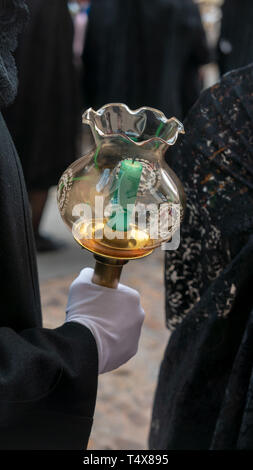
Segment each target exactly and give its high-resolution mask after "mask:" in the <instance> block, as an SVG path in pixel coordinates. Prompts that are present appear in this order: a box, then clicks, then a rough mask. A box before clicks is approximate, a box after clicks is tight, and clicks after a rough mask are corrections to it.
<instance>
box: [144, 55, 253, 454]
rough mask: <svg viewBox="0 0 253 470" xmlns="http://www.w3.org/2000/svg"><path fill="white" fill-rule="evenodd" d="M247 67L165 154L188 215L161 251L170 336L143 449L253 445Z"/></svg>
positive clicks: (194, 114) (219, 89) (251, 90)
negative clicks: (175, 239) (174, 243)
mask: <svg viewBox="0 0 253 470" xmlns="http://www.w3.org/2000/svg"><path fill="white" fill-rule="evenodd" d="M252 123H253V65H252V64H251V65H250V66H248V67H245V68H242V69H239V70H235V71H233V72H230V73H228V74H226V75H225V76H224V77H223V78H222V79H221V81H220V83H217V84H216V85H214V86H213V87H212V88H210V89H208V90H207V91H205V92H203V93H202V95H201V97H200V99H199V100H198V101H197V103H196V104H195V105H194V106H193V108H192V110H191V111H190V113H189V114H188V116H187V119H186V121H185V131H186V135H185V137H184V138H183V139H182V140H181V142H180V143H179V145H178V146H177V149H176V147H175V152H174V154H173V156H172V158H171V166H172V168H173V169H174V171H175V172H176V174H177V175H178V176H179V178H180V179H181V181H182V183H183V185H184V188H185V192H186V196H187V211H186V216H185V220H184V221H183V223H182V226H181V244H180V247H179V249H178V250H177V251H174V252H173V251H171V252H167V253H166V263H165V283H166V316H167V325H168V327H169V328H170V329H171V330H174V332H173V333H172V335H171V338H170V340H169V343H168V346H167V349H166V351H165V355H164V359H163V362H162V365H161V369H160V375H159V381H158V386H157V390H156V396H155V402H154V409H153V417H152V425H151V430H150V438H149V444H150V448H151V449H184V450H185V449H198V450H200V449H212V450H221V449H251V450H252V449H253V415H252V409H253V394H252V391H253V296H252V281H253V127H252Z"/></svg>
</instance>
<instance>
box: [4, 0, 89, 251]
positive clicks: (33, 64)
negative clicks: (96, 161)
mask: <svg viewBox="0 0 253 470" xmlns="http://www.w3.org/2000/svg"><path fill="white" fill-rule="evenodd" d="M26 3H27V5H28V7H29V22H28V23H27V25H26V28H25V31H24V32H23V34H22V36H21V37H20V39H19V45H18V49H17V51H16V53H15V58H16V64H17V68H18V74H19V87H18V94H17V97H16V99H15V101H14V103H13V104H12V106H9V107H8V109H6V110H4V118H5V121H6V123H7V126H8V129H9V131H10V134H11V136H12V138H13V140H14V143H15V146H16V148H17V151H18V154H19V157H20V160H21V164H22V168H23V172H24V176H25V182H26V186H27V189H28V196H29V201H30V204H31V208H32V221H33V228H34V234H35V242H36V247H37V250H38V251H50V250H54V249H57V248H60V247H61V245H60V244H59V242H57V240H53V239H51V238H50V237H48V236H46V235H45V234H42V233H40V230H39V229H40V222H41V218H42V215H43V210H44V207H45V204H46V201H47V195H48V190H49V189H50V187H52V186H55V185H56V184H57V183H58V181H59V178H60V176H61V174H62V173H63V171H64V170H65V169H66V168H67V166H68V165H70V164H71V163H72V162H73V161H74V160H75V158H76V155H77V146H76V141H77V133H78V129H79V124H78V122H79V120H80V122H81V110H80V104H79V97H78V94H79V93H78V84H77V76H76V70H75V67H74V63H73V53H72V43H73V24H72V19H71V16H70V14H69V11H68V2H67V0H54V1H53V2H52V1H51V0H27V2H26Z"/></svg>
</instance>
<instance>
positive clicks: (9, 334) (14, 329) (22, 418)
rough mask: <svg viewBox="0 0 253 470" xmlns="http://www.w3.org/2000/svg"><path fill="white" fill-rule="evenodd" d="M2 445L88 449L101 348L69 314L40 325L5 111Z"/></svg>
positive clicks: (1, 135)
mask: <svg viewBox="0 0 253 470" xmlns="http://www.w3.org/2000/svg"><path fill="white" fill-rule="evenodd" d="M0 189H1V192H0V218H1V229H0V240H1V246H0V296H1V316H0V449H29V450H31V449H35V450H39V449H43V450H45V449H62V450H64V449H68V450H69V449H80V450H81V449H84V448H85V447H86V446H87V442H88V438H89V434H90V430H91V426H92V417H93V413H94V406H95V400H96V390H97V369H98V366H97V348H96V344H95V340H94V338H93V336H92V334H91V333H90V331H89V330H88V329H86V328H85V327H83V326H81V325H79V324H77V323H73V322H70V323H68V324H65V325H63V326H61V327H59V328H56V329H55V330H49V329H45V328H42V322H41V310H40V294H39V285H38V278H37V268H36V258H35V250H34V241H33V235H32V228H31V220H30V213H29V205H28V199H27V194H26V188H25V184H24V179H23V174H22V169H21V166H20V162H19V159H18V156H17V153H16V151H15V147H14V144H13V142H12V140H11V138H10V135H9V133H8V130H7V128H6V125H5V123H4V121H3V118H2V116H1V114H0Z"/></svg>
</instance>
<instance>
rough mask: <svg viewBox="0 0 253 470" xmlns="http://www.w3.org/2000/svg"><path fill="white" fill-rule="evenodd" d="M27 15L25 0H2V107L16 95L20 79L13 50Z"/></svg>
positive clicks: (0, 58)
mask: <svg viewBox="0 0 253 470" xmlns="http://www.w3.org/2000/svg"><path fill="white" fill-rule="evenodd" d="M27 16H28V9H27V6H26V3H25V1H24V0H0V108H2V107H4V106H7V105H9V104H10V103H11V102H12V101H13V100H14V98H15V96H16V92H17V85H18V79H17V69H16V65H15V60H14V57H13V52H14V51H15V49H16V47H17V39H18V34H19V33H20V32H21V31H22V30H23V28H24V25H25V24H26V21H27Z"/></svg>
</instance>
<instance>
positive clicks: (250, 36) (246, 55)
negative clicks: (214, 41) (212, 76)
mask: <svg viewBox="0 0 253 470" xmlns="http://www.w3.org/2000/svg"><path fill="white" fill-rule="evenodd" d="M222 14H223V18H222V27H221V35H220V39H219V43H218V63H219V66H220V72H221V74H224V73H226V72H229V71H230V70H233V69H236V68H238V67H243V66H245V65H248V64H250V63H251V62H253V27H252V24H253V2H252V0H243V2H242V1H240V0H226V1H225V2H224V5H223V8H222Z"/></svg>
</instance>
